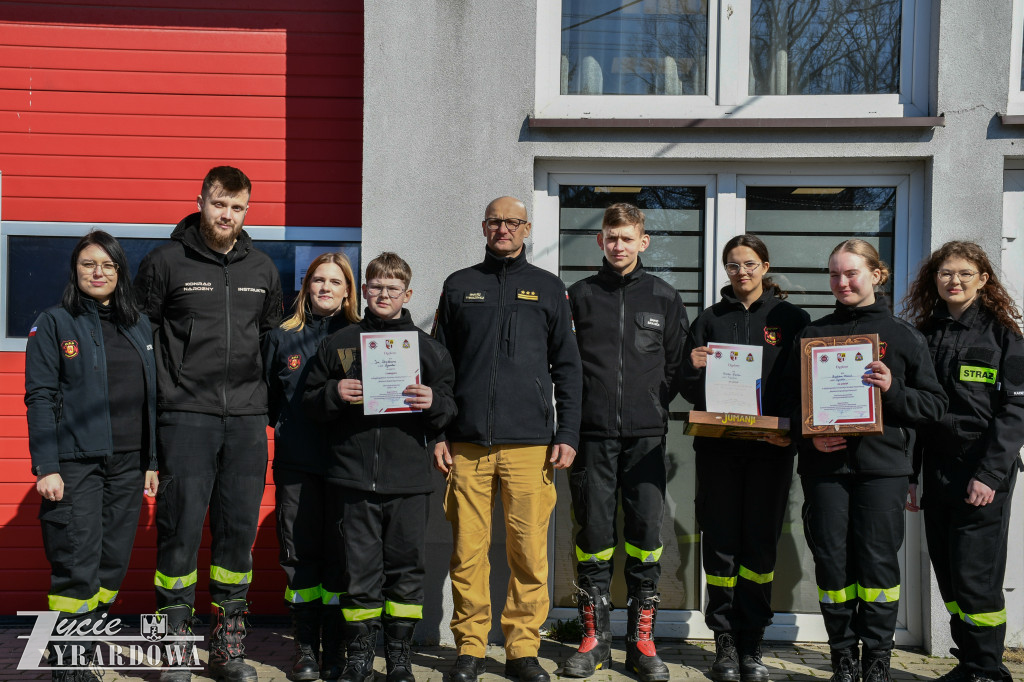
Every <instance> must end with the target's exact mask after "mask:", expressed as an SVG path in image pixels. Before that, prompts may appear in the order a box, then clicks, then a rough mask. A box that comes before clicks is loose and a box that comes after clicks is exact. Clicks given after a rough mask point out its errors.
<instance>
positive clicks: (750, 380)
mask: <svg viewBox="0 0 1024 682" xmlns="http://www.w3.org/2000/svg"><path fill="white" fill-rule="evenodd" d="M708 348H710V349H711V352H710V353H708V365H707V367H706V368H705V369H704V398H705V401H706V403H707V406H706V407H705V409H706V410H707V411H708V412H731V413H733V414H753V415H760V414H761V356H762V348H761V347H760V346H745V345H741V344H735V343H731V344H730V343H709V344H708Z"/></svg>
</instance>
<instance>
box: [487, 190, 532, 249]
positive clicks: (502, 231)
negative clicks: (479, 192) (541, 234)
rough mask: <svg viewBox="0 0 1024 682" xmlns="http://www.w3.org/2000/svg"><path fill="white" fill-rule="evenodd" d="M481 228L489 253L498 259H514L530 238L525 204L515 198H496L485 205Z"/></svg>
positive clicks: (529, 226)
mask: <svg viewBox="0 0 1024 682" xmlns="http://www.w3.org/2000/svg"><path fill="white" fill-rule="evenodd" d="M489 223H490V224H489ZM482 226H483V231H484V237H486V238H487V248H488V249H489V250H490V251H491V253H493V254H494V255H495V256H498V257H500V258H515V257H516V256H518V255H519V254H520V253H522V251H523V242H524V241H526V238H527V237H529V236H530V229H531V225H530V222H529V217H528V216H527V215H526V204H524V203H523V202H522V201H520V200H519V199H516V198H515V197H498V198H497V199H495V200H494V201H492V202H491V203H489V204H487V208H486V210H484V220H483V223H482Z"/></svg>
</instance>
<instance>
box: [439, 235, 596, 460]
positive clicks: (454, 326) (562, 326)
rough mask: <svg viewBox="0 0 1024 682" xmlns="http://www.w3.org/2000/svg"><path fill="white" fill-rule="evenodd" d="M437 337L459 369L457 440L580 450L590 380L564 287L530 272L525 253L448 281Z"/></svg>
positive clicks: (491, 259)
mask: <svg viewBox="0 0 1024 682" xmlns="http://www.w3.org/2000/svg"><path fill="white" fill-rule="evenodd" d="M434 336H435V337H436V338H437V340H438V341H440V342H441V343H442V344H444V346H445V347H446V348H447V349H448V352H449V353H451V355H452V361H453V362H454V363H455V403H456V405H458V408H459V414H458V416H457V417H456V418H455V419H454V420H453V421H452V423H451V424H450V425H449V426H448V429H447V432H446V437H447V438H448V440H452V441H461V442H469V443H476V444H478V445H484V446H491V445H496V444H505V443H520V444H530V445H549V444H551V443H564V444H566V445H569V446H571V447H572V448H577V447H578V445H579V428H580V395H581V392H582V379H581V374H582V372H581V370H580V353H579V350H578V349H577V347H576V337H575V335H574V334H573V330H572V314H571V313H570V311H569V302H568V300H567V294H566V291H565V286H564V285H563V284H562V281H561V280H560V279H558V278H557V277H555V276H554V275H552V274H551V273H550V272H547V271H545V270H541V269H540V268H538V267H535V266H533V265H531V264H529V263H528V262H527V261H526V250H525V249H524V250H523V251H522V252H521V253H520V254H519V255H518V256H516V257H515V258H499V257H497V256H494V255H492V254H491V253H490V252H489V251H488V252H487V255H486V256H485V257H484V262H483V263H480V264H479V265H474V266H473V267H470V268H466V269H465V270H459V271H458V272H455V273H453V274H451V275H449V276H448V279H446V280H445V282H444V288H443V290H442V292H441V300H440V303H439V304H438V308H437V318H436V320H435V322H434ZM552 382H554V395H555V405H556V406H557V408H558V429H557V431H556V430H555V415H554V413H553V410H552V409H551V391H552ZM552 436H553V438H552Z"/></svg>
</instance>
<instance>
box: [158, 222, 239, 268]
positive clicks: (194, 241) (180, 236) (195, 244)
mask: <svg viewBox="0 0 1024 682" xmlns="http://www.w3.org/2000/svg"><path fill="white" fill-rule="evenodd" d="M171 239H174V240H176V241H179V242H181V243H182V244H184V245H185V246H186V247H188V248H190V249H192V250H193V251H195V252H196V253H197V254H199V255H200V256H202V257H204V258H206V259H207V260H211V261H213V262H215V263H217V264H218V265H222V264H224V263H232V262H234V261H236V260H241V259H242V258H245V256H246V255H247V254H248V253H249V251H250V250H251V249H252V237H250V236H249V233H248V232H246V231H245V230H242V231H241V232H240V233H239V235H238V240H237V241H236V242H235V245H234V247H232V249H231V250H230V251H228V252H227V253H226V254H221V253H217V252H216V251H214V250H212V249H211V248H210V247H208V246H207V245H206V242H205V241H203V235H202V234H201V233H200V231H199V212H198V211H197V212H196V213H192V214H191V215H187V216H185V217H184V218H182V219H181V222H179V223H178V224H177V226H176V227H175V228H174V231H173V232H171Z"/></svg>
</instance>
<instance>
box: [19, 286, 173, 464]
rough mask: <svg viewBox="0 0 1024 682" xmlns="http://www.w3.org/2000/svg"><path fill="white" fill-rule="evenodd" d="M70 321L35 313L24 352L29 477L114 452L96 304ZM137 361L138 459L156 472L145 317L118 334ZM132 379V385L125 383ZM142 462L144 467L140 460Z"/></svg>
mask: <svg viewBox="0 0 1024 682" xmlns="http://www.w3.org/2000/svg"><path fill="white" fill-rule="evenodd" d="M83 303H84V305H85V308H86V312H84V313H82V314H81V315H72V314H71V313H69V312H68V311H67V310H66V309H64V308H61V307H54V308H49V309H47V310H45V311H43V312H42V313H41V314H40V315H39V317H38V318H37V319H36V321H35V323H34V324H33V325H32V330H31V331H30V332H29V337H28V345H27V347H26V349H25V407H26V416H27V418H28V449H29V453H30V454H31V456H32V472H33V473H34V474H35V475H36V476H40V475H46V474H52V473H56V472H59V471H60V463H61V462H65V461H70V460H78V459H87V458H92V457H107V456H109V455H111V454H112V453H113V452H114V440H115V435H114V434H113V432H112V431H113V428H112V425H111V419H110V407H109V396H108V393H109V385H110V383H111V382H113V383H116V382H117V381H118V380H119V377H117V376H110V375H109V374H108V372H107V355H106V351H105V347H106V346H105V344H104V337H103V332H102V328H101V326H100V316H99V312H98V311H97V305H96V303H94V302H93V301H92V300H91V299H90V300H85V301H83ZM118 331H119V333H120V334H122V335H124V338H126V339H127V340H128V342H129V343H130V344H131V346H132V347H133V348H134V349H135V352H137V353H138V354H139V359H140V360H141V369H142V380H143V381H144V382H145V395H146V399H145V404H144V405H142V406H141V407H140V408H139V411H140V412H141V413H142V415H143V417H144V419H145V422H144V424H143V425H142V428H143V432H142V433H143V441H142V457H143V459H144V461H145V460H148V463H149V468H150V470H155V469H156V362H155V361H154V357H153V333H152V330H151V329H150V325H149V320H148V319H146V316H145V315H141V316H140V317H139V321H138V322H137V323H136V324H135V325H134V326H133V327H130V328H124V327H122V328H119V329H118ZM132 380H134V379H132ZM144 463H145V462H144Z"/></svg>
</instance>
